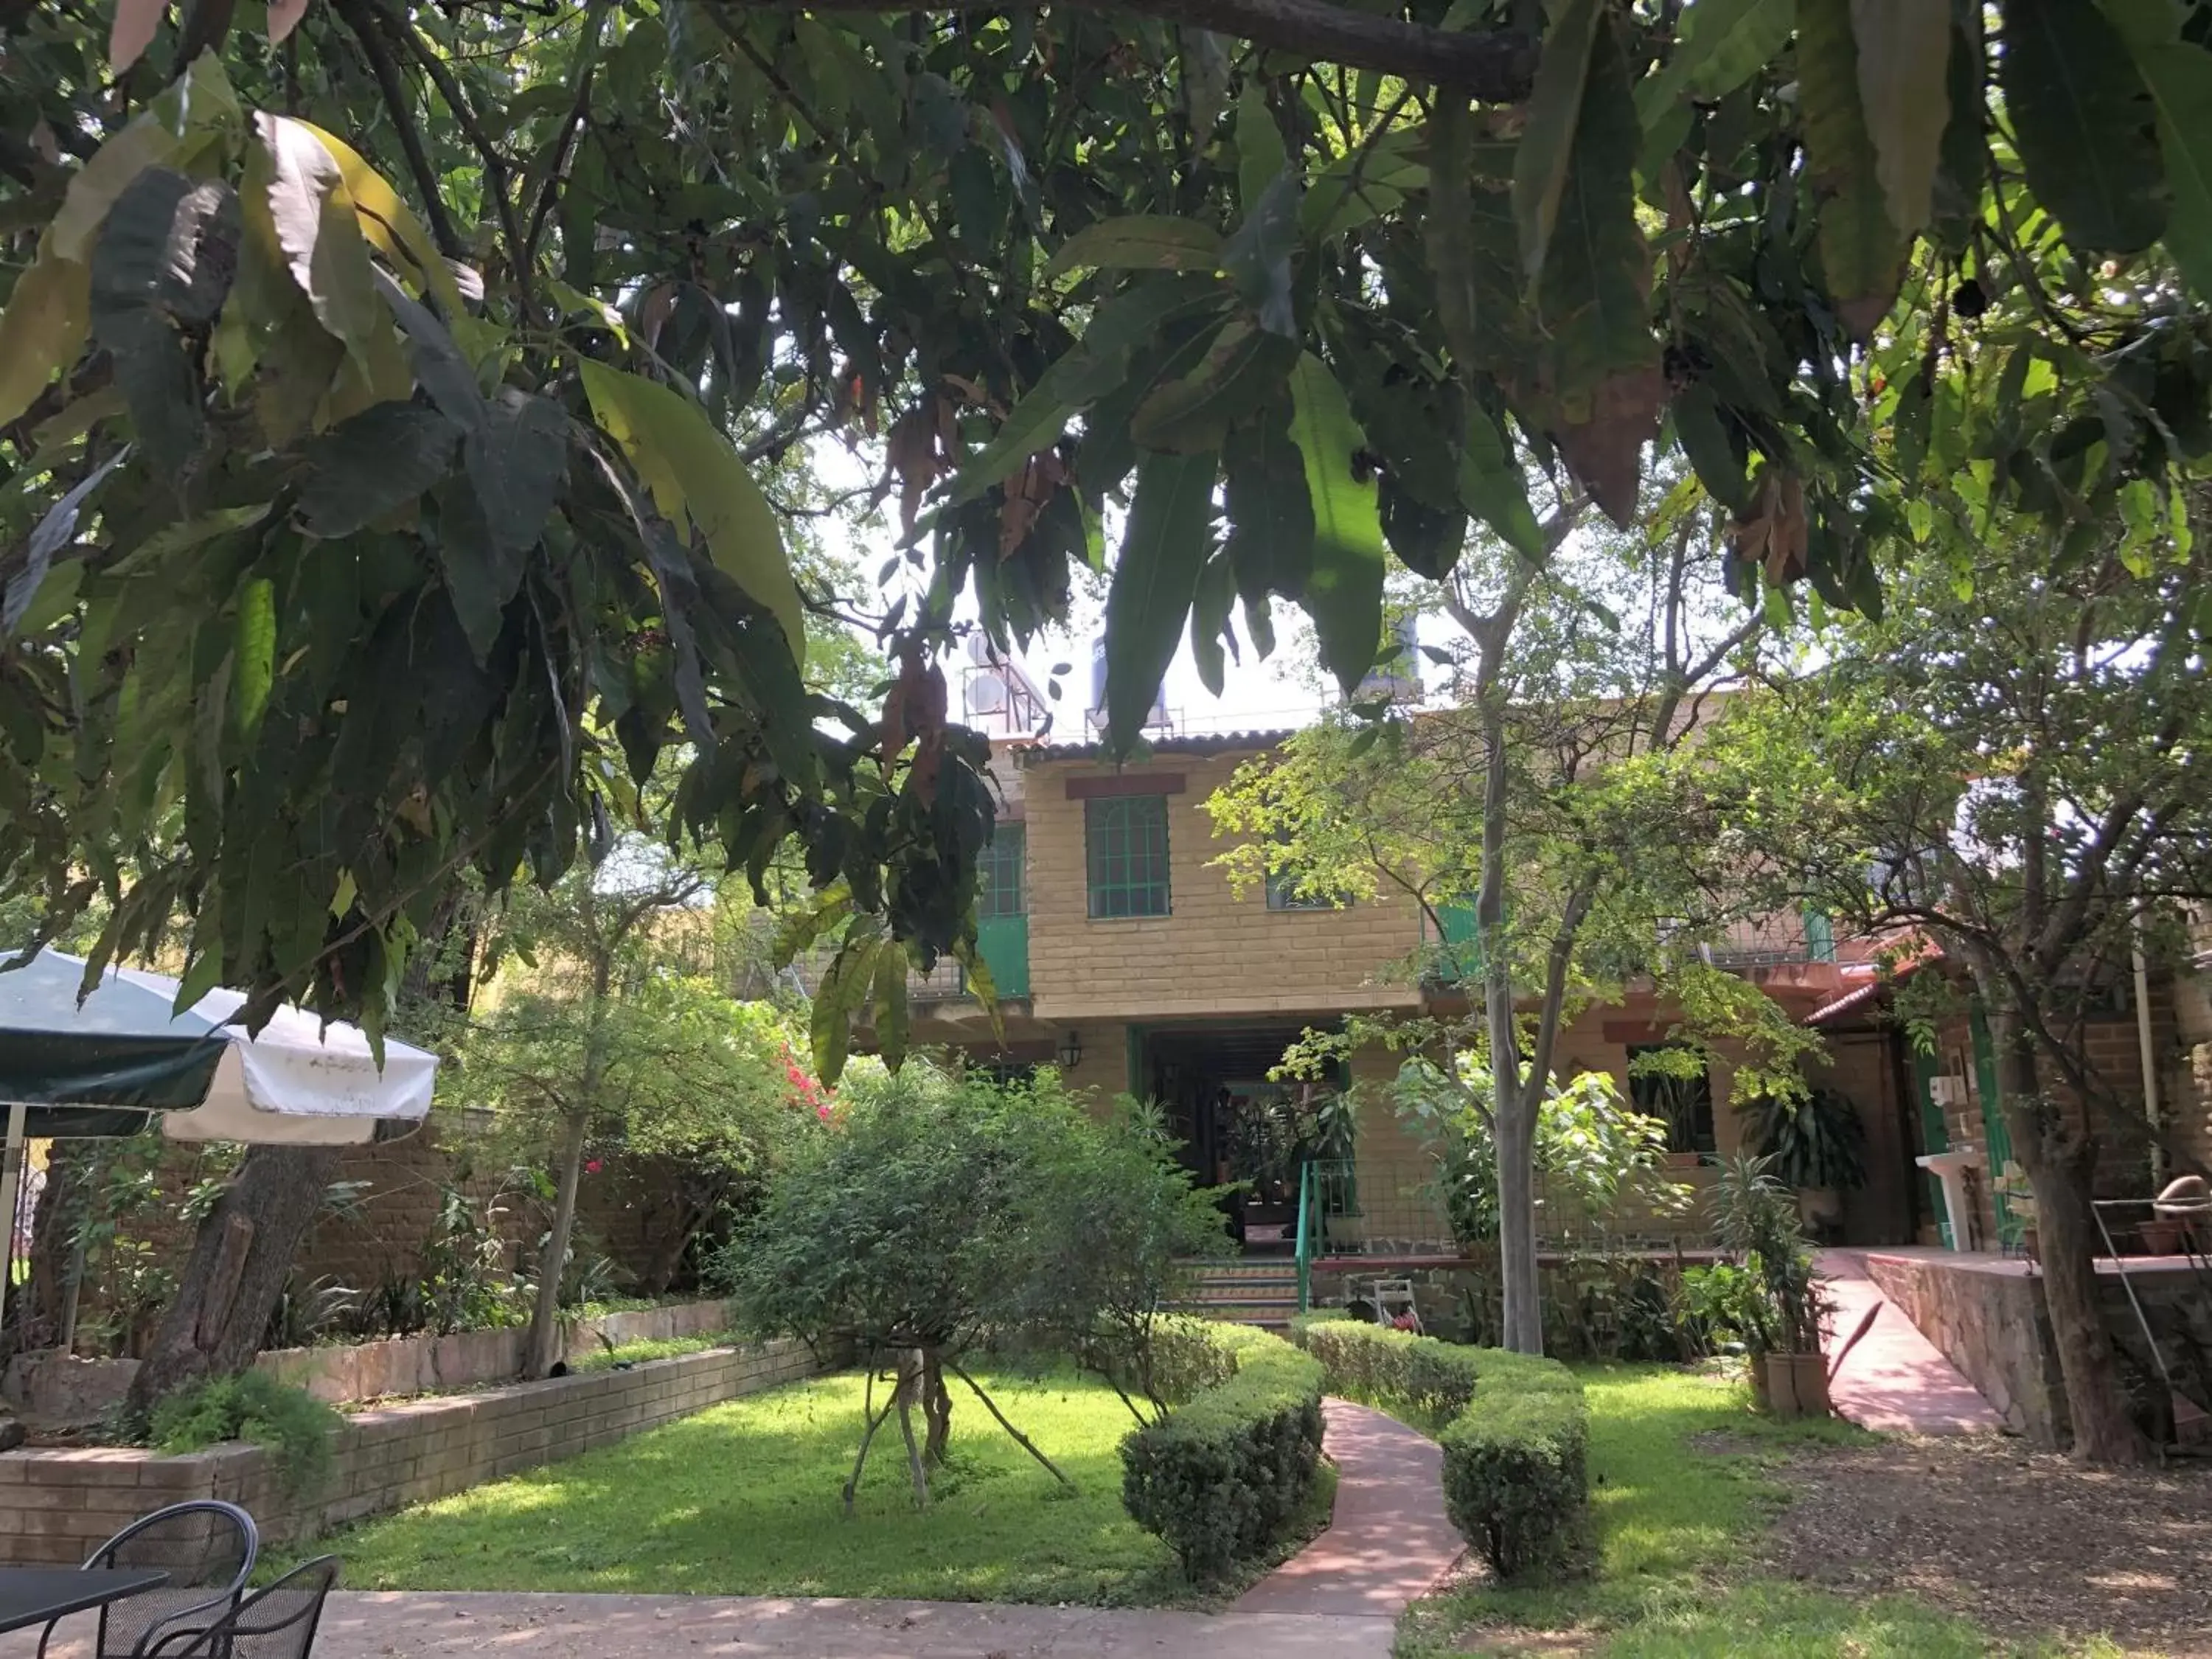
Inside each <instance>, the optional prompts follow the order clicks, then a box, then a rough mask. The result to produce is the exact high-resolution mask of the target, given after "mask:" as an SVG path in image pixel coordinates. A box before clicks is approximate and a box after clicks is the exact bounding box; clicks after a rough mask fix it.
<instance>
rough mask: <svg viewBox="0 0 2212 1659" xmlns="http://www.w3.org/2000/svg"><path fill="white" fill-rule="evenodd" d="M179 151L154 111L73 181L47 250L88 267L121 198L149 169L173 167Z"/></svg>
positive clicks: (103, 147)
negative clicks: (109, 215)
mask: <svg viewBox="0 0 2212 1659" xmlns="http://www.w3.org/2000/svg"><path fill="white" fill-rule="evenodd" d="M179 148H180V146H179V143H178V140H177V137H176V135H175V134H174V133H173V132H171V131H169V130H168V128H167V127H166V126H164V125H161V122H160V120H158V119H157V118H155V115H154V113H153V112H151V111H149V112H147V113H145V114H143V115H142V116H140V117H139V118H137V120H135V121H133V122H132V123H131V125H129V126H127V127H125V128H124V129H123V131H120V132H118V133H117V134H116V135H115V137H112V138H111V139H109V140H108V141H107V142H106V143H104V144H102V145H101V146H100V149H98V150H97V151H96V152H94V155H93V157H92V159H91V160H90V161H87V162H86V163H85V164H84V165H83V166H82V167H80V168H78V169H77V171H76V175H75V176H74V177H72V178H71V179H70V183H69V191H68V193H67V194H65V195H64V197H62V205H61V210H60V211H59V212H58V213H56V214H55V215H54V222H53V223H52V225H50V226H48V227H47V228H46V251H47V252H52V254H53V255H54V256H55V257H56V258H62V259H74V260H76V262H77V263H78V264H87V263H88V262H89V260H90V259H91V257H92V242H93V238H94V237H95V236H97V235H98V234H100V225H101V223H102V222H104V221H105V220H106V217H107V210H108V209H110V208H111V207H112V206H114V205H115V198H116V197H118V196H120V195H122V194H123V192H124V191H125V189H126V188H128V187H129V185H130V183H131V180H132V179H136V178H137V176H138V175H139V174H140V173H143V172H144V171H145V170H146V169H147V168H148V167H159V166H164V165H166V164H167V163H168V162H169V161H172V160H173V158H174V157H175V155H176V154H177V151H178V149H179Z"/></svg>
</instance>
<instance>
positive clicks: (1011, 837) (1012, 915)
mask: <svg viewBox="0 0 2212 1659" xmlns="http://www.w3.org/2000/svg"><path fill="white" fill-rule="evenodd" d="M1028 850H1029V835H1028V832H1027V830H1026V829H1024V826H1023V825H1021V824H1019V823H1002V824H1000V825H999V827H998V830H997V833H996V834H994V836H992V837H991V844H990V845H989V846H988V847H987V848H984V849H983V855H982V858H981V860H980V863H981V876H982V882H981V886H980V888H979V889H978V890H977V893H976V896H975V949H976V951H977V953H978V954H979V955H980V956H981V957H982V958H983V965H984V966H985V967H986V968H987V969H990V970H991V983H992V986H993V987H994V989H995V990H996V991H997V992H998V994H1000V996H1002V997H1025V996H1027V995H1028V994H1030V895H1029V882H1028V878H1027V877H1028V870H1027V858H1026V854H1027V853H1028Z"/></svg>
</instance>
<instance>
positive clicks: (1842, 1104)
mask: <svg viewBox="0 0 2212 1659" xmlns="http://www.w3.org/2000/svg"><path fill="white" fill-rule="evenodd" d="M1741 1110H1742V1112H1743V1115H1744V1120H1745V1122H1744V1129H1745V1136H1744V1138H1745V1140H1746V1142H1747V1144H1748V1145H1749V1146H1750V1148H1751V1150H1752V1151H1753V1152H1754V1153H1755V1154H1757V1155H1758V1156H1759V1157H1760V1158H1764V1159H1765V1161H1766V1170H1767V1173H1768V1174H1769V1175H1770V1176H1772V1177H1773V1178H1774V1179H1775V1180H1777V1181H1778V1182H1781V1183H1782V1184H1783V1185H1784V1186H1786V1187H1794V1188H1796V1190H1797V1200H1798V1205H1799V1208H1800V1210H1801V1212H1802V1214H1803V1216H1804V1218H1805V1219H1806V1220H1807V1221H1808V1222H1809V1223H1811V1224H1812V1225H1814V1226H1815V1227H1816V1228H1821V1229H1826V1228H1829V1227H1832V1226H1833V1225H1835V1224H1836V1223H1837V1222H1838V1221H1840V1220H1841V1219H1842V1217H1843V1197H1842V1195H1843V1194H1844V1193H1846V1192H1855V1191H1857V1189H1858V1188H1861V1187H1863V1186H1865V1185H1866V1180H1867V1167H1866V1126H1865V1124H1864V1123H1863V1122H1861V1121H1860V1120H1859V1114H1858V1108H1857V1107H1856V1106H1854V1105H1852V1104H1851V1103H1850V1100H1849V1099H1848V1098H1847V1097H1844V1095H1841V1094H1839V1093H1838V1092H1837V1091H1835V1090H1833V1089H1812V1090H1808V1091H1806V1092H1805V1093H1803V1094H1802V1095H1800V1096H1796V1097H1783V1096H1779V1095H1759V1096H1754V1097H1753V1098H1751V1099H1750V1100H1747V1101H1746V1102H1745V1103H1743V1105H1742V1107H1741Z"/></svg>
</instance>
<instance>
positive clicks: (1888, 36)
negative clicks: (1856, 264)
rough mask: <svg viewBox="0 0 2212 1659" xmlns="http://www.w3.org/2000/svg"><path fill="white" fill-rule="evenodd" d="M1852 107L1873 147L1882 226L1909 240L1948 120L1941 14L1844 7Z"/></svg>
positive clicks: (1885, 0)
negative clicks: (1851, 59) (1855, 86)
mask: <svg viewBox="0 0 2212 1659" xmlns="http://www.w3.org/2000/svg"><path fill="white" fill-rule="evenodd" d="M1851 38H1852V40H1853V41H1854V42H1856V43H1857V47H1858V71H1859V107H1860V108H1861V109H1862V110H1863V111H1864V112H1865V113H1866V125H1867V134H1868V136H1869V137H1870V138H1872V139H1873V141H1874V150H1875V171H1876V175H1877V176H1878V177H1879V178H1880V179H1881V191H1882V197H1883V199H1884V200H1885V201H1887V203H1888V204H1889V218H1890V222H1891V223H1892V224H1893V225H1895V226H1896V227H1897V228H1898V231H1899V234H1902V235H1904V236H1906V237H1911V236H1912V235H1913V234H1916V233H1917V232H1918V231H1919V230H1920V229H1921V228H1922V227H1923V226H1924V225H1926V224H1927V222H1928V219H1929V211H1930V197H1931V193H1932V192H1933V191H1934V188H1935V185H1936V155H1937V152H1938V149H1939V148H1940V147H1941V145H1942V139H1943V127H1944V124H1945V122H1946V120H1947V119H1948V117H1949V115H1950V102H1949V95H1948V93H1947V92H1946V91H1945V89H1944V86H1945V81H1946V71H1947V70H1948V67H1949V61H1950V51H1951V14H1950V10H1949V9H1948V7H1944V6H1940V5H1938V6H1930V5H1925V4H1923V3H1922V0H1851Z"/></svg>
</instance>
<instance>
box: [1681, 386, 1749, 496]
mask: <svg viewBox="0 0 2212 1659" xmlns="http://www.w3.org/2000/svg"><path fill="white" fill-rule="evenodd" d="M1674 436H1675V439H1676V441H1678V442H1680V445H1681V446H1682V453H1683V454H1685V455H1686V456H1687V457H1688V458H1689V461H1690V465H1691V468H1692V471H1695V472H1696V473H1697V475H1698V482H1699V483H1701V484H1703V485H1704V486H1705V493H1706V494H1707V495H1711V497H1712V498H1713V499H1714V500H1715V501H1718V502H1720V503H1721V505H1722V506H1723V507H1729V508H1730V509H1732V510H1733V511H1735V513H1738V514H1739V515H1741V514H1742V513H1746V512H1747V511H1748V510H1749V508H1750V506H1751V486H1750V483H1749V482H1748V481H1747V479H1746V478H1745V477H1744V472H1743V460H1742V459H1741V457H1740V456H1738V455H1737V454H1736V453H1735V449H1734V447H1732V446H1731V445H1730V444H1729V438H1728V428H1726V426H1724V425H1723V423H1722V420H1721V410H1720V400H1719V399H1718V398H1716V397H1714V396H1713V389H1712V388H1711V386H1707V385H1705V382H1703V381H1702V380H1700V381H1697V382H1694V383H1692V384H1691V385H1689V386H1684V387H1683V388H1682V389H1681V391H1680V392H1676V393H1675V394H1674Z"/></svg>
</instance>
